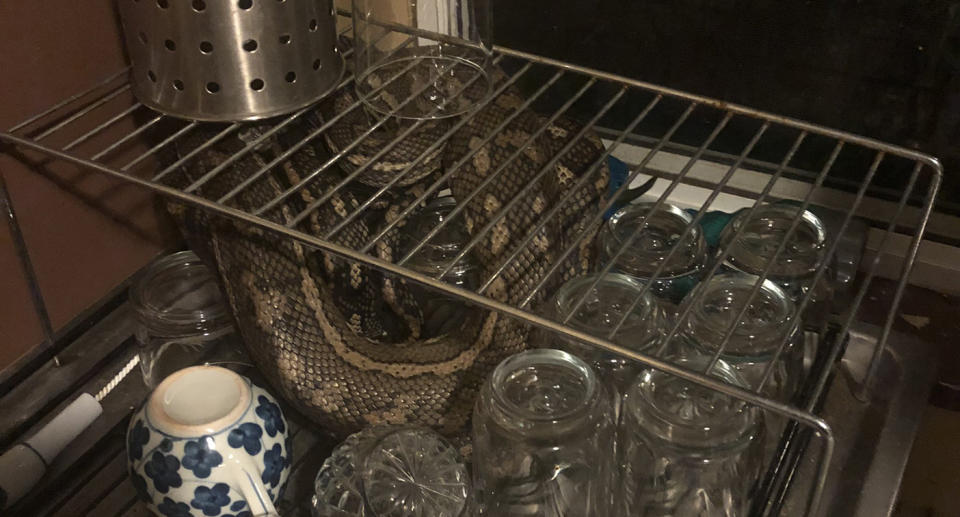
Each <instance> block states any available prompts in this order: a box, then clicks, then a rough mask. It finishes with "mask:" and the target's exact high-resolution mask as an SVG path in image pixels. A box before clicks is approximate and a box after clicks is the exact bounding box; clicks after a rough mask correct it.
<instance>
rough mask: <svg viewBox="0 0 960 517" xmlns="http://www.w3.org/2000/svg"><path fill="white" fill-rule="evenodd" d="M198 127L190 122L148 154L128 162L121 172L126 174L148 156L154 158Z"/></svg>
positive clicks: (196, 123)
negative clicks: (154, 155) (156, 154)
mask: <svg viewBox="0 0 960 517" xmlns="http://www.w3.org/2000/svg"><path fill="white" fill-rule="evenodd" d="M198 125H199V123H198V122H196V121H193V122H190V123H189V124H187V125H185V126H183V127H182V128H180V129H178V130H177V131H176V132H174V133H173V134H172V135H170V136H168V137H166V138H164V139H163V140H162V141H161V142H160V143H158V144H157V145H155V146H153V147H151V148H150V149H147V150H146V152H144V153H143V154H141V155H140V156H137V157H136V158H134V159H133V160H130V161H129V162H127V164H126V165H124V166H123V167H120V170H121V171H124V172H126V171H128V170H130V168H132V167H134V166H136V165H137V164H138V163H140V162H142V161H143V160H145V159H146V158H147V157H148V156H152V155H153V154H155V153H156V152H157V151H159V150H160V149H163V148H164V147H166V146H168V145H170V143H171V142H173V141H174V140H176V139H178V138H180V137H181V136H183V135H185V134H187V133H188V132H190V131H192V130H193V129H194V128H196V127H197V126H198Z"/></svg>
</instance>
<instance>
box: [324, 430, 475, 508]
mask: <svg viewBox="0 0 960 517" xmlns="http://www.w3.org/2000/svg"><path fill="white" fill-rule="evenodd" d="M314 490H315V492H314V496H313V499H312V501H311V503H312V512H313V515H314V517H346V516H353V517H459V516H461V515H462V516H464V517H467V511H468V502H469V496H470V491H471V490H470V476H469V473H468V471H467V467H466V465H465V464H464V462H463V459H462V458H461V457H460V455H459V453H457V451H456V449H454V447H453V446H452V445H451V444H450V443H449V442H447V440H445V439H444V438H443V437H442V436H440V435H439V434H437V433H436V432H434V431H432V430H430V429H427V428H420V427H406V426H381V427H371V428H368V429H365V430H363V431H360V432H358V433H354V434H352V435H350V436H349V437H347V439H346V440H345V441H344V442H343V443H342V444H340V445H339V446H338V447H337V448H336V449H334V450H333V453H331V455H330V457H329V458H327V460H326V461H325V462H324V463H323V466H322V467H320V472H319V473H317V479H316V482H315V483H314Z"/></svg>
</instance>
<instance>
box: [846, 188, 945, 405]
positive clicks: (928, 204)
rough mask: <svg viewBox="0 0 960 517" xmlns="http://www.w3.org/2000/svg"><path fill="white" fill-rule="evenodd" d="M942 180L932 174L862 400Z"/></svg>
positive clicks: (888, 334)
mask: <svg viewBox="0 0 960 517" xmlns="http://www.w3.org/2000/svg"><path fill="white" fill-rule="evenodd" d="M942 179H943V175H942V171H940V174H934V175H933V177H932V178H931V181H930V186H929V188H928V189H927V196H926V200H925V206H924V210H923V211H924V214H923V217H922V218H921V219H920V224H919V225H918V227H917V231H916V233H914V235H913V239H911V241H910V248H909V249H908V251H907V256H906V257H904V259H903V266H902V267H901V270H900V283H899V284H897V290H896V291H894V293H893V301H892V302H891V304H890V314H889V316H887V321H886V323H884V325H883V331H882V332H881V333H880V340H879V341H878V343H877V348H876V349H875V350H874V351H873V357H871V358H870V366H869V367H868V368H867V376H866V377H864V379H863V383H862V385H861V388H860V389H859V390H858V392H859V393H858V395H859V397H861V398H863V397H865V396H866V393H867V390H869V388H870V386H871V385H872V384H873V383H872V380H873V377H874V376H875V375H876V374H877V369H878V368H879V367H880V360H879V359H880V356H881V355H882V352H883V349H884V348H885V347H886V343H887V338H888V337H889V336H890V331H891V329H892V328H893V322H894V320H895V319H896V309H897V307H898V306H899V305H900V300H901V299H902V298H903V292H904V290H905V289H906V288H907V280H908V279H909V274H910V266H911V264H912V263H913V262H914V261H915V260H916V258H917V253H918V252H919V251H920V240H921V239H922V238H923V233H924V231H925V230H926V226H927V222H928V221H929V220H930V213H931V212H932V211H933V200H934V198H935V197H936V195H937V191H939V190H940V182H941V181H942ZM882 249H883V248H880V249H879V250H878V251H877V257H878V258H879V256H880V251H881V250H882Z"/></svg>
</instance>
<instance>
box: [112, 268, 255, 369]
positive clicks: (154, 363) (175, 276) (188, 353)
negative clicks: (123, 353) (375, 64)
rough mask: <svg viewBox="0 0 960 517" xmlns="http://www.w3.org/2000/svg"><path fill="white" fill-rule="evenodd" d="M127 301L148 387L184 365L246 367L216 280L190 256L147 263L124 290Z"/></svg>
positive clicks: (245, 361) (246, 359) (238, 339)
mask: <svg viewBox="0 0 960 517" xmlns="http://www.w3.org/2000/svg"><path fill="white" fill-rule="evenodd" d="M130 302H131V305H132V306H133V308H134V310H135V311H136V313H137V319H138V323H139V325H138V326H137V332H136V335H137V342H138V343H139V345H140V348H139V353H140V368H141V371H142V372H143V379H144V383H145V384H146V385H147V386H148V387H151V388H153V387H155V386H156V385H157V384H159V383H160V381H162V380H163V379H164V378H166V377H167V375H170V374H171V373H173V372H175V371H177V370H180V369H183V368H186V367H187V366H193V365H197V364H204V363H208V364H217V365H220V366H225V367H231V366H233V367H238V368H242V367H245V366H249V364H250V360H249V359H248V358H247V356H246V353H245V352H244V350H243V347H242V346H241V342H240V337H239V336H238V335H237V334H236V332H235V331H234V327H233V321H232V320H231V319H230V314H229V312H228V311H227V308H226V306H225V305H224V300H223V298H222V296H221V294H220V287H219V285H218V284H217V280H216V278H215V277H214V276H213V274H211V272H210V270H209V269H207V267H206V266H205V265H203V263H202V262H201V261H200V259H199V258H198V257H197V256H196V255H195V254H194V253H193V252H192V251H181V252H179V253H174V254H172V255H168V256H166V257H162V258H160V259H158V260H156V261H155V262H154V263H152V264H151V265H150V266H149V267H148V268H147V270H146V271H145V272H144V274H143V276H142V277H141V278H140V280H139V281H138V282H137V283H136V284H135V285H134V286H133V287H132V288H131V289H130Z"/></svg>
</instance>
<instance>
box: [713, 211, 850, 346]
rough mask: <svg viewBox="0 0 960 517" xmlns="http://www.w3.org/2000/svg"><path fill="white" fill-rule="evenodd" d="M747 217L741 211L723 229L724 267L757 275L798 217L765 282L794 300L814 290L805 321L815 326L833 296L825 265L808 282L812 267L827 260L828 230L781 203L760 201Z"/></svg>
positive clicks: (812, 217)
mask: <svg viewBox="0 0 960 517" xmlns="http://www.w3.org/2000/svg"><path fill="white" fill-rule="evenodd" d="M748 215H749V212H748V211H747V210H744V211H742V212H741V213H740V214H738V215H737V216H736V217H734V218H733V220H731V221H730V223H729V224H728V225H727V226H726V227H725V228H724V229H723V232H722V233H721V235H720V249H721V250H723V249H728V250H729V253H728V254H727V258H726V259H725V260H724V264H723V265H724V266H725V267H726V269H728V270H734V271H740V272H742V273H748V274H751V275H760V274H762V273H763V271H764V269H766V267H767V264H768V263H769V262H770V258H771V257H773V254H774V253H775V252H776V251H777V248H778V247H779V246H780V244H781V243H782V242H783V240H784V239H785V238H786V237H787V230H788V229H789V228H790V226H791V225H792V224H793V221H794V220H795V219H799V223H798V224H797V226H796V228H795V229H794V231H793V232H792V233H791V234H790V238H789V239H787V245H786V246H785V247H784V249H783V251H782V252H781V253H780V254H779V255H778V256H777V259H776V261H775V262H774V264H773V267H772V268H771V270H770V273H769V274H768V275H767V280H770V281H772V282H774V283H775V284H777V285H779V286H780V287H781V288H782V289H783V290H784V291H785V292H786V293H787V295H788V296H789V297H790V298H791V299H792V300H794V302H796V303H800V300H802V299H803V297H804V295H806V294H807V293H808V292H810V291H813V292H812V293H811V295H810V296H811V299H810V301H809V302H808V303H807V307H806V309H805V310H804V321H805V323H806V324H807V325H808V327H812V328H820V326H822V324H824V323H825V322H826V318H827V316H828V315H829V313H830V301H831V298H832V296H833V285H832V280H831V271H830V270H829V269H828V271H827V273H826V274H824V275H823V276H822V277H821V280H820V282H819V283H817V285H816V286H814V285H813V277H814V276H815V274H816V272H817V269H819V268H820V266H821V265H822V264H823V263H824V261H825V260H827V256H826V252H827V230H826V227H825V226H824V224H823V222H822V221H821V220H820V218H819V217H817V216H816V215H814V214H813V213H812V212H810V211H809V210H803V211H801V210H800V207H797V206H794V205H791V204H786V203H773V204H769V205H762V206H760V207H758V208H757V209H756V210H755V211H754V213H753V215H752V216H751V217H750V218H749V219H748V218H747V216H748ZM740 227H744V229H743V231H742V233H741V234H740V236H739V237H738V238H737V239H736V241H735V242H734V239H733V235H734V233H735V232H736V231H737V230H738V229H739V228H740Z"/></svg>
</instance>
